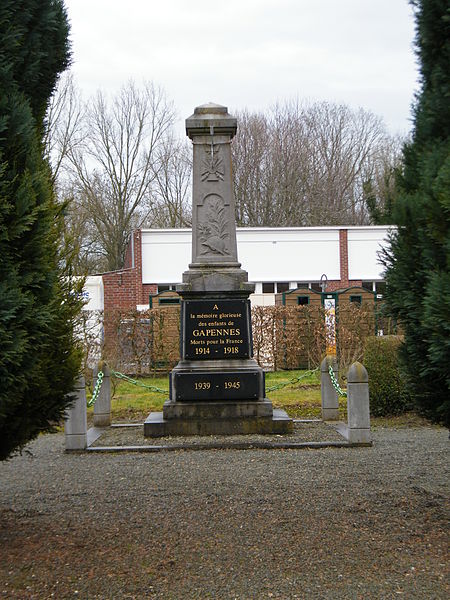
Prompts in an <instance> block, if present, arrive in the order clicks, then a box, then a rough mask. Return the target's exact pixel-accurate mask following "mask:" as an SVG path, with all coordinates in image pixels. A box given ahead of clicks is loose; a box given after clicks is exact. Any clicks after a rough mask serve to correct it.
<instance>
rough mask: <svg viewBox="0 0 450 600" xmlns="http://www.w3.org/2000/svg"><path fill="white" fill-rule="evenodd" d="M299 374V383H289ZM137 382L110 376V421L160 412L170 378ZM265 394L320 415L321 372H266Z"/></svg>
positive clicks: (298, 411) (295, 411) (277, 403)
mask: <svg viewBox="0 0 450 600" xmlns="http://www.w3.org/2000/svg"><path fill="white" fill-rule="evenodd" d="M298 377H302V379H301V380H300V381H298V382H294V383H290V382H291V381H292V380H295V379H296V378H298ZM136 381H137V382H138V383H139V384H140V385H135V384H132V383H130V382H128V381H121V380H119V379H115V378H112V384H113V385H112V391H113V399H112V402H111V411H112V419H113V422H117V421H141V420H143V419H145V418H146V417H147V416H148V414H149V413H150V412H152V411H161V410H162V406H163V403H164V402H165V400H166V399H167V397H168V390H169V378H168V376H162V377H156V378H154V377H142V378H139V379H136ZM280 384H288V385H286V386H284V387H282V388H281V389H277V390H270V388H271V387H274V386H278V385H280ZM144 386H153V387H156V388H159V389H161V390H166V393H164V394H162V393H158V392H156V391H153V390H151V389H149V388H146V387H144ZM266 388H267V394H266V395H267V397H268V398H269V399H270V400H271V401H272V403H273V406H274V408H283V409H284V410H286V412H287V413H288V414H289V415H290V416H291V417H295V418H306V419H308V418H320V416H321V405H320V374H319V372H318V371H316V372H315V373H309V372H306V371H277V372H275V373H267V374H266ZM340 410H341V412H342V419H345V418H346V399H345V398H341V400H340ZM92 414H93V408H89V409H88V418H89V416H92Z"/></svg>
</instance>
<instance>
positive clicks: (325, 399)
mask: <svg viewBox="0 0 450 600" xmlns="http://www.w3.org/2000/svg"><path fill="white" fill-rule="evenodd" d="M330 365H331V366H332V368H333V371H334V374H335V375H336V378H337V376H338V365H337V360H336V357H335V356H331V355H329V356H326V357H325V358H324V359H323V361H322V364H321V365H320V393H321V397H322V419H323V420H324V421H337V420H338V418H339V396H338V393H337V392H336V390H335V389H334V386H333V384H332V382H331V379H330V373H329V370H328V369H329V367H330Z"/></svg>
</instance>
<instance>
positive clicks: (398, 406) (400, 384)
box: [364, 335, 409, 417]
mask: <svg viewBox="0 0 450 600" xmlns="http://www.w3.org/2000/svg"><path fill="white" fill-rule="evenodd" d="M401 344H402V337H401V336H396V335H387V336H382V337H375V336H370V337H368V338H367V339H366V344H365V351H364V365H365V367H366V369H367V372H368V374H369V393H370V413H371V414H372V415H373V416H375V417H382V416H386V415H398V414H401V413H403V412H405V411H406V410H408V408H409V396H408V392H407V389H406V381H405V376H404V374H403V372H402V369H401V365H400V359H399V349H400V346H401Z"/></svg>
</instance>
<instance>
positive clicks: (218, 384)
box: [144, 104, 292, 437]
mask: <svg viewBox="0 0 450 600" xmlns="http://www.w3.org/2000/svg"><path fill="white" fill-rule="evenodd" d="M186 132H187V135H188V136H189V137H190V139H191V140H192V143H193V195H192V261H191V263H190V264H189V269H188V271H186V272H185V273H183V283H181V284H179V285H178V286H177V291H178V292H179V294H180V295H181V297H182V301H181V323H180V336H181V339H180V354H181V360H180V362H179V363H178V365H177V366H176V367H175V368H174V369H173V371H172V372H171V375H170V396H169V400H167V401H166V402H165V404H164V407H163V412H162V413H151V414H150V415H149V417H148V418H147V420H146V421H145V424H144V435H145V436H147V437H158V436H162V435H196V434H197V435H208V434H223V435H230V434H237V433H286V432H289V431H291V430H292V420H291V419H289V417H288V416H287V414H286V413H285V412H284V411H274V410H273V409H272V403H271V402H270V401H269V400H268V399H267V398H265V383H264V372H263V371H262V369H261V368H260V367H259V366H258V364H257V362H256V361H255V360H254V358H253V344H252V330H251V314H250V301H249V299H248V297H249V295H250V294H251V292H252V291H253V290H254V286H253V285H252V284H250V283H249V282H248V276H247V273H246V271H244V270H243V269H241V265H240V263H239V262H238V256H237V244H236V222H235V204H234V196H233V188H232V166H231V148H230V143H231V140H232V138H233V136H234V134H235V133H236V119H235V118H234V117H232V116H231V115H229V114H228V111H227V108H226V107H225V106H220V105H218V104H205V105H203V106H199V107H197V108H196V109H195V111H194V114H193V115H192V116H191V117H189V118H188V119H187V120H186Z"/></svg>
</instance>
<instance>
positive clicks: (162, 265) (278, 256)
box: [142, 227, 340, 284]
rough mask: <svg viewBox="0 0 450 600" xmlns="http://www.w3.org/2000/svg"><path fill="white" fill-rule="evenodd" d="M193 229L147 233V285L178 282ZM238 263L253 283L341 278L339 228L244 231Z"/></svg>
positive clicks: (144, 259)
mask: <svg viewBox="0 0 450 600" xmlns="http://www.w3.org/2000/svg"><path fill="white" fill-rule="evenodd" d="M191 235H192V234H191V230H190V229H173V230H170V229H169V230H168V229H165V230H160V229H147V230H143V231H142V280H143V283H161V284H168V283H177V282H179V281H181V274H182V273H183V272H184V271H187V269H188V266H189V263H190V261H191ZM237 244H238V259H239V261H240V262H241V263H242V268H243V269H245V270H246V271H247V272H248V278H249V281H252V282H265V281H267V282H268V281H287V282H296V281H319V280H320V276H321V275H322V273H326V275H327V277H328V279H330V280H331V279H339V278H340V270H339V227H327V228H325V227H310V228H283V229H281V228H240V229H238V230H237Z"/></svg>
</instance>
